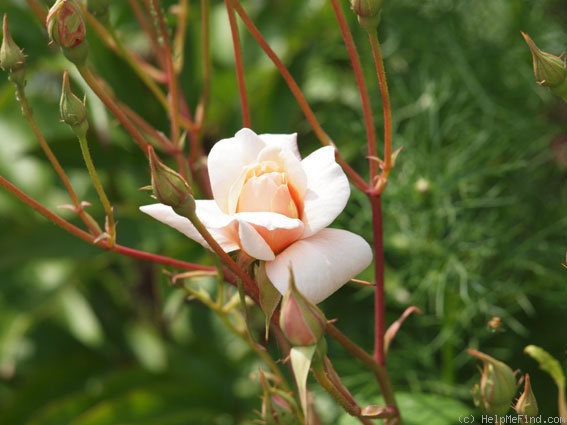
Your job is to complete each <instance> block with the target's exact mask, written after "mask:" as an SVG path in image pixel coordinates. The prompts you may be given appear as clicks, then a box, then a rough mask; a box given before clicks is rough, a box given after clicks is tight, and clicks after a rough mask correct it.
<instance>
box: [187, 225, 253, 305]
mask: <svg viewBox="0 0 567 425" xmlns="http://www.w3.org/2000/svg"><path fill="white" fill-rule="evenodd" d="M187 218H188V219H189V220H191V224H193V226H195V228H196V229H197V231H198V232H199V234H200V235H201V236H202V237H203V239H205V241H206V242H207V244H208V245H209V246H210V247H211V249H212V250H213V251H214V252H215V253H216V254H217V255H218V256H219V257H220V259H221V261H222V262H223V263H224V264H225V265H226V266H227V267H228V268H229V269H230V270H231V271H232V272H233V273H234V274H236V276H238V278H239V279H241V280H242V283H243V285H244V289H245V290H246V294H247V295H248V296H249V297H250V298H252V299H253V300H254V302H255V303H256V304H259V298H258V297H259V293H258V287H257V286H256V283H255V282H254V280H252V278H251V277H250V276H248V275H247V274H246V272H245V271H244V270H242V268H241V267H240V266H239V265H238V264H236V261H234V260H233V259H232V257H231V256H230V255H228V254H227V253H226V252H225V251H224V249H222V247H221V246H220V245H219V243H218V242H217V241H216V239H215V238H213V236H212V235H211V234H210V233H209V231H208V229H207V228H206V227H205V225H204V224H203V223H202V222H201V220H199V217H197V215H196V214H193V215H192V216H189V217H187Z"/></svg>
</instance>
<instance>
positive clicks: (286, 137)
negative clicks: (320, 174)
mask: <svg viewBox="0 0 567 425" xmlns="http://www.w3.org/2000/svg"><path fill="white" fill-rule="evenodd" d="M258 137H260V139H262V140H263V141H264V142H266V144H267V145H268V146H277V147H278V148H280V149H281V150H283V151H291V152H292V153H293V154H294V155H295V157H296V158H297V159H299V160H301V155H300V154H299V149H297V133H293V134H259V135H258Z"/></svg>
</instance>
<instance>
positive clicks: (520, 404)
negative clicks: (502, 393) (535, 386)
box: [514, 373, 538, 423]
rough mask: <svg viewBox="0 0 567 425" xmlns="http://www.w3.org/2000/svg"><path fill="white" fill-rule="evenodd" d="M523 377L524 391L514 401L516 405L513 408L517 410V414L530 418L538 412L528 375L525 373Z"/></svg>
mask: <svg viewBox="0 0 567 425" xmlns="http://www.w3.org/2000/svg"><path fill="white" fill-rule="evenodd" d="M524 379H525V383H524V392H523V393H522V395H521V396H520V397H519V398H518V401H517V402H516V406H514V409H515V410H516V412H518V415H522V416H524V417H526V418H532V417H535V416H537V412H538V408H537V400H536V398H535V395H534V392H533V391H532V386H531V384H530V375H528V374H527V373H526V376H525V378H524ZM522 423H523V422H522ZM526 423H529V421H526Z"/></svg>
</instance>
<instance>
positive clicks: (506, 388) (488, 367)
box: [467, 350, 517, 416]
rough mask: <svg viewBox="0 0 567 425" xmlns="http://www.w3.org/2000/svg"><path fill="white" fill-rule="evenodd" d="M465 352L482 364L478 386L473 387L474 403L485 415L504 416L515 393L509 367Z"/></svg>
mask: <svg viewBox="0 0 567 425" xmlns="http://www.w3.org/2000/svg"><path fill="white" fill-rule="evenodd" d="M467 352H468V353H469V354H470V355H471V356H474V357H476V358H477V359H479V360H481V361H482V362H483V369H482V375H481V377H480V386H479V385H475V388H474V392H473V395H474V402H475V405H476V406H478V407H480V408H481V409H482V410H483V411H484V412H485V413H486V414H489V415H499V416H501V415H504V414H506V412H507V411H508V410H509V409H510V406H511V404H512V399H513V398H514V395H515V394H516V391H517V384H516V377H515V376H514V372H513V371H512V369H510V367H509V366H508V365H506V364H504V363H502V362H500V361H498V360H496V359H494V358H492V357H490V356H489V355H487V354H484V353H481V352H480V351H476V350H467Z"/></svg>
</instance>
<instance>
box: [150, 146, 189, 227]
mask: <svg viewBox="0 0 567 425" xmlns="http://www.w3.org/2000/svg"><path fill="white" fill-rule="evenodd" d="M148 157H149V159H150V171H151V176H152V189H153V194H154V197H155V198H156V199H157V200H158V201H160V202H161V203H162V204H165V205H169V206H170V207H172V208H174V209H175V210H176V211H178V210H179V211H178V212H179V214H182V213H183V215H184V216H186V217H187V215H186V214H189V215H192V214H194V213H195V200H194V198H193V191H192V190H191V187H190V186H189V184H188V183H187V181H185V179H184V178H183V177H182V176H181V175H179V173H177V172H176V171H174V170H172V169H171V168H169V167H168V166H166V165H165V164H164V163H163V162H161V161H160V159H159V158H158V157H157V155H156V154H155V152H154V149H153V148H152V147H151V146H148Z"/></svg>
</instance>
